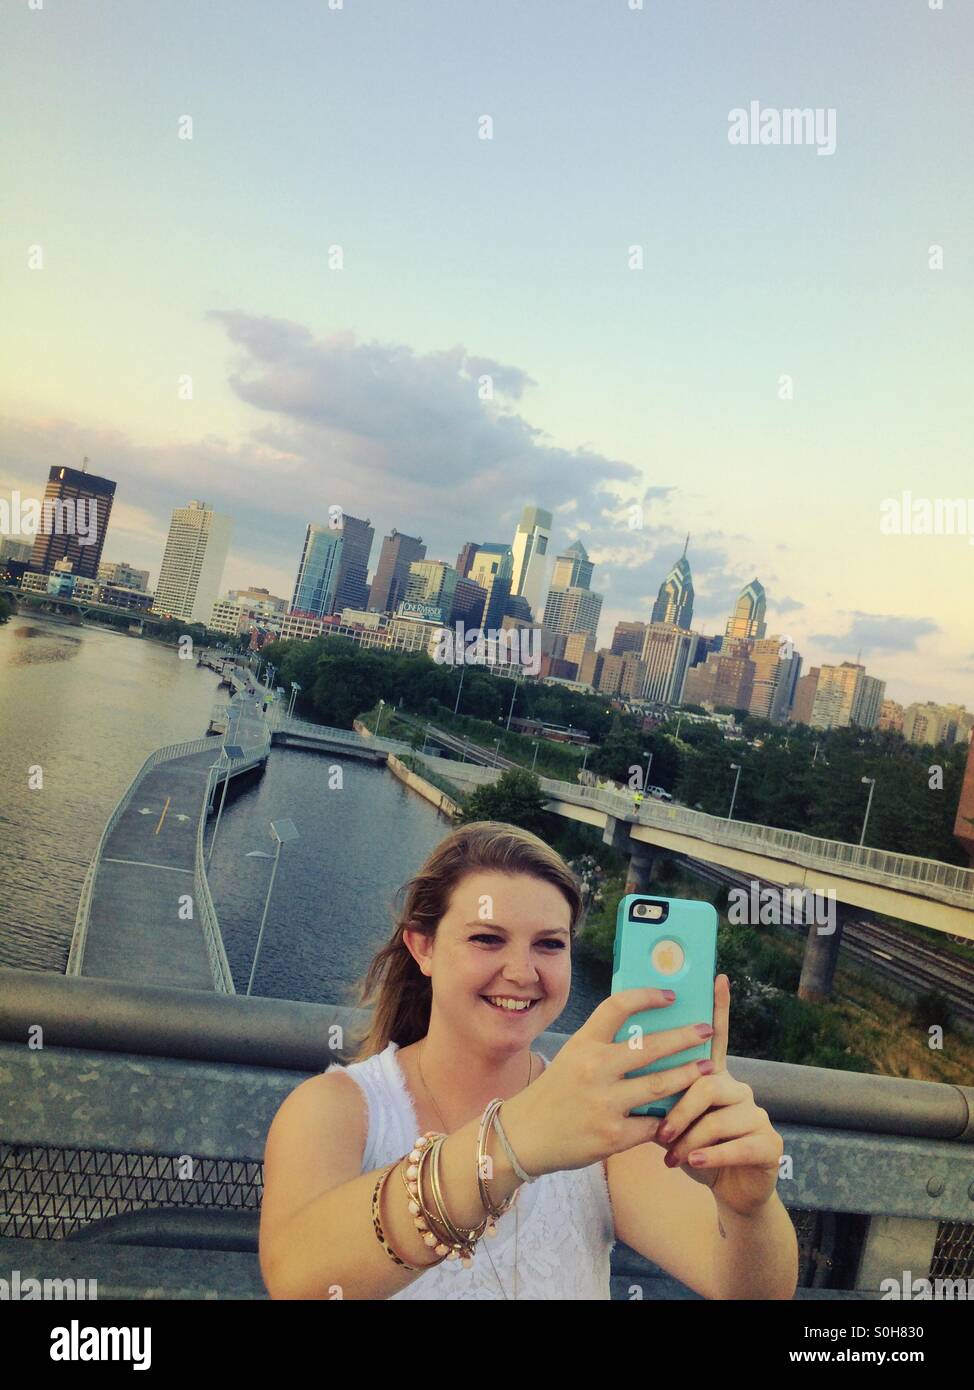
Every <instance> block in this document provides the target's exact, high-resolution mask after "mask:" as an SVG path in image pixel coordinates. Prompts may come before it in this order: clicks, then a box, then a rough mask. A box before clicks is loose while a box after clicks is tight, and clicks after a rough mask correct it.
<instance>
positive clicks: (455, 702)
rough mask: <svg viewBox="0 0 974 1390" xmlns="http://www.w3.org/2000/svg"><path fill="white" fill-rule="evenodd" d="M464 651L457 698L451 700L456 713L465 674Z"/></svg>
mask: <svg viewBox="0 0 974 1390" xmlns="http://www.w3.org/2000/svg"><path fill="white" fill-rule="evenodd" d="M465 658H466V652H464V659H463V660H461V662H460V683H459V685H458V686H457V698H456V699H455V700H454V702H453V713H454V714H456V713H457V711H458V710H459V708H460V691H461V690H462V689H463V678H464V676H465V675H466V674H467V663H466V659H465Z"/></svg>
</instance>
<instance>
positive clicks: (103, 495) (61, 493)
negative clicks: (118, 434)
mask: <svg viewBox="0 0 974 1390" xmlns="http://www.w3.org/2000/svg"><path fill="white" fill-rule="evenodd" d="M87 462H88V460H87V459H85V463H86V464H87ZM114 500H115V484H114V483H113V482H112V481H111V480H110V479H108V478H99V477H98V476H97V475H96V474H94V473H89V472H87V471H86V469H85V468H84V467H82V468H80V469H78V468H52V469H51V472H50V475H49V476H48V480H47V487H46V488H45V489H44V501H43V503H42V505H41V518H40V522H39V525H38V528H37V535H36V536H35V537H34V545H33V548H32V550H31V554H30V568H31V569H32V570H34V571H36V572H37V573H39V574H50V573H51V571H52V570H53V569H54V566H55V565H56V564H57V562H58V560H67V561H68V562H69V563H70V565H71V570H72V573H74V574H76V575H80V576H82V577H83V578H85V579H97V578H98V566H99V564H100V563H101V552H102V548H103V547H104V544H105V533H106V532H107V530H108V519H109V517H110V516H111V514H112V503H113V502H114Z"/></svg>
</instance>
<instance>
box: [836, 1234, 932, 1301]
mask: <svg viewBox="0 0 974 1390" xmlns="http://www.w3.org/2000/svg"><path fill="white" fill-rule="evenodd" d="M939 1224H940V1223H939V1222H938V1221H931V1220H930V1219H929V1218H925V1217H915V1216H872V1217H870V1218H869V1229H868V1230H867V1232H866V1238H865V1240H864V1241H863V1243H862V1250H861V1251H860V1252H859V1268H858V1270H857V1272H856V1283H855V1287H856V1288H857V1289H870V1290H876V1289H879V1287H880V1285H881V1284H882V1281H883V1280H884V1279H895V1280H896V1282H897V1284H898V1285H901V1283H902V1280H903V1279H904V1276H906V1277H908V1278H909V1279H910V1280H911V1281H912V1280H913V1279H926V1278H928V1277H929V1273H930V1265H931V1263H932V1261H933V1251H934V1246H935V1245H936V1242H937V1230H938V1227H939ZM899 1296H900V1297H903V1293H902V1291H901V1293H900V1295H899Z"/></svg>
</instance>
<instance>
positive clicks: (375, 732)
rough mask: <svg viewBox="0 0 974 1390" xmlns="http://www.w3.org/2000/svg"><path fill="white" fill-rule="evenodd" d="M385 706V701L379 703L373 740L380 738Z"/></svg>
mask: <svg viewBox="0 0 974 1390" xmlns="http://www.w3.org/2000/svg"><path fill="white" fill-rule="evenodd" d="M385 705H386V702H385V700H380V701H379V713H378V714H377V715H376V716H375V728H374V729H373V730H372V736H373V738H378V736H379V725H380V724H381V723H382V712H383V710H384V709H385Z"/></svg>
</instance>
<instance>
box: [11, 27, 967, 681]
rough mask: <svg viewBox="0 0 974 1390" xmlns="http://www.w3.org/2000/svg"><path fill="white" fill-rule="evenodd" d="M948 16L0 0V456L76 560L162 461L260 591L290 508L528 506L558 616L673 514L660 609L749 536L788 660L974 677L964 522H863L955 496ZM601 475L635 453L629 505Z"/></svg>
mask: <svg viewBox="0 0 974 1390" xmlns="http://www.w3.org/2000/svg"><path fill="white" fill-rule="evenodd" d="M972 35H974V22H972V18H971V12H970V9H969V7H967V6H964V5H962V4H961V3H959V0H945V4H944V9H943V11H936V10H931V9H930V8H929V7H928V4H927V3H926V0H864V2H863V3H859V4H855V5H851V4H849V3H847V0H843V2H842V3H815V4H809V3H807V0H805V2H804V3H774V4H771V3H770V2H769V0H762V2H761V3H748V0H735V3H733V4H731V3H726V4H721V3H714V0H706V2H704V0H699V3H693V2H690V3H680V4H671V5H663V4H661V3H659V0H646V5H645V8H644V9H643V10H642V11H638V10H637V11H632V10H630V9H629V7H628V3H627V0H587V2H586V3H583V0H560V2H559V3H549V0H531V3H523V0H521V3H497V4H484V3H478V4H473V3H470V2H469V0H439V2H437V0H433V2H431V0H423V3H412V2H411V0H395V3H387V4H385V5H382V6H379V5H376V4H374V3H371V2H370V3H365V0H345V4H344V6H343V8H342V9H340V10H331V9H329V8H328V6H327V3H326V0H314V2H313V3H311V2H310V0H297V3H281V4H278V5H266V4H256V3H251V2H250V0H235V3H232V4H231V3H220V2H217V3H214V2H213V0H209V3H207V4H205V5H200V4H198V3H180V0H167V3H166V4H165V5H160V4H156V3H154V2H153V3H149V2H148V0H119V3H108V2H107V0H98V2H97V3H81V4H75V5H72V6H68V5H67V4H65V3H63V2H62V0H44V6H43V9H41V10H39V11H33V10H29V9H28V8H27V4H26V0H24V3H22V4H17V5H8V6H7V8H6V10H5V12H4V14H3V16H2V18H0V36H2V41H3V48H4V51H5V54H6V66H7V69H8V77H7V81H6V82H5V84H4V89H3V92H2V95H0V149H2V158H3V166H4V180H3V189H4V208H3V218H2V224H3V230H2V233H0V274H2V283H0V292H2V297H3V302H4V304H5V306H6V308H5V312H4V319H5V322H6V333H5V334H4V335H3V347H2V351H3V360H2V365H3V381H4V386H3V388H2V396H0V404H2V408H3V413H4V417H5V419H4V441H3V448H2V452H0V485H3V486H5V487H6V488H13V487H20V488H28V487H33V488H36V487H37V486H38V485H39V483H40V482H41V481H42V479H43V477H44V474H45V471H46V468H47V467H48V466H49V465H50V464H51V463H54V462H59V463H60V462H77V460H78V459H80V456H81V454H82V453H88V454H89V455H90V456H91V458H92V461H93V463H92V466H93V468H95V469H96V471H101V472H104V473H106V474H108V476H111V477H114V478H117V480H118V483H119V488H118V510H117V519H116V521H115V522H113V533H112V535H111V536H110V539H109V544H108V549H107V551H106V555H107V556H108V557H109V558H129V559H131V560H132V561H134V562H141V563H143V564H145V565H147V566H148V567H149V568H151V569H152V570H153V571H157V569H158V564H159V560H160V558H161V553H162V543H163V540H164V534H165V526H166V523H167V520H168V514H169V511H170V510H171V508H172V507H173V506H175V505H181V504H182V503H184V502H185V501H186V499H187V498H188V497H190V496H203V497H204V498H205V500H207V501H208V502H210V503H211V504H212V505H214V506H218V507H220V508H221V509H223V510H226V511H228V512H229V513H230V514H231V515H233V516H234V518H235V520H236V529H235V537H234V548H233V552H232V556H231V562H230V565H229V566H228V571H227V580H228V583H231V584H236V583H249V582H256V583H265V584H267V585H268V586H269V587H271V588H276V589H277V591H279V592H282V593H286V594H288V595H289V594H290V585H291V582H292V580H293V573H294V569H295V567H296V564H297V559H298V554H299V551H300V541H301V536H302V534H303V529H304V525H305V523H306V522H307V521H308V520H321V519H323V517H324V516H325V515H326V513H327V507H328V506H329V505H330V504H332V503H334V502H338V503H339V504H341V505H343V506H345V507H346V509H347V510H349V511H351V512H353V513H355V514H358V515H369V516H370V517H371V519H372V521H373V524H374V525H375V528H376V532H377V542H376V547H375V551H374V552H373V564H374V563H375V557H376V556H377V554H378V543H379V540H380V539H381V536H382V534H384V533H385V532H386V531H388V530H389V529H390V528H391V527H392V526H398V527H399V528H400V529H402V530H407V531H414V532H420V533H421V534H422V535H423V536H424V537H425V538H426V540H427V542H428V544H429V547H430V554H431V556H433V557H436V558H445V559H448V560H451V561H452V559H453V558H454V557H455V555H456V552H457V550H458V549H459V547H460V545H461V543H462V542H463V541H464V540H466V539H468V538H472V539H504V538H508V537H509V536H510V534H511V533H512V530H513V525H514V522H515V521H516V517H517V514H518V513H519V511H520V508H521V506H522V505H523V504H524V503H525V502H535V503H538V504H540V505H542V506H548V507H551V508H552V509H557V508H563V509H564V510H562V511H561V512H559V520H560V522H561V523H562V525H561V527H560V529H559V531H557V532H556V535H555V543H556V545H559V546H560V545H561V544H563V543H565V542H567V541H569V540H572V539H574V537H575V535H576V534H579V535H581V537H582V539H583V540H584V542H585V544H586V546H587V547H588V548H589V550H590V553H591V554H592V557H593V559H595V560H596V561H597V568H596V576H595V587H596V588H599V589H600V590H602V591H603V592H604V593H605V596H606V603H605V609H604V619H603V624H602V628H601V629H600V640H601V641H602V642H607V641H608V640H609V638H610V636H611V627H612V624H613V623H614V621H615V620H616V619H617V618H619V617H640V616H642V617H645V616H647V613H646V611H645V610H646V605H647V603H648V602H650V601H651V598H652V596H653V595H654V594H655V590H656V588H657V586H658V585H659V583H660V580H661V579H662V578H663V575H664V574H665V572H666V569H667V568H668V566H669V564H671V563H672V560H673V559H674V558H675V557H676V556H677V555H678V554H679V552H680V549H681V548H682V540H683V535H684V533H685V532H686V531H688V530H689V531H690V532H691V533H692V536H693V539H692V540H691V545H690V560H691V565H692V566H693V570H694V576H695V581H696V583H697V589H698V594H699V601H698V610H697V612H698V619H699V621H698V624H695V625H699V626H700V627H702V628H705V629H706V630H707V631H709V632H713V631H717V630H721V629H722V626H723V616H724V615H725V614H726V611H727V608H728V605H729V603H730V601H731V600H732V598H733V595H734V593H735V592H736V591H737V590H738V589H739V588H740V587H741V585H742V584H744V583H745V582H747V581H748V580H749V579H751V578H752V577H754V575H755V574H756V575H757V576H758V577H759V578H760V579H761V580H762V582H763V583H764V584H765V587H766V588H767V590H768V595H769V605H770V616H771V619H772V627H773V630H776V631H782V632H788V633H789V635H791V636H793V637H794V639H795V640H796V642H797V644H798V646H799V649H800V650H801V651H802V653H803V655H804V657H805V662H806V667H807V666H808V664H810V663H811V662H816V661H819V660H823V659H824V660H841V659H843V657H845V656H848V657H851V658H854V657H855V654H856V649H857V647H858V646H859V645H860V644H861V645H862V646H863V649H864V650H863V657H864V659H865V660H866V662H867V664H868V667H869V669H870V671H871V672H872V673H873V674H876V675H878V676H880V677H883V678H886V679H887V681H888V683H889V688H890V693H891V694H892V695H894V696H895V697H896V698H899V699H913V698H928V697H929V698H944V699H947V698H950V699H956V700H961V701H963V700H966V702H967V704H968V706H969V707H971V706H974V681H972V677H974V632H972V629H971V624H970V617H969V599H968V594H969V591H970V587H971V586H970V570H971V563H972V560H974V549H972V547H971V546H970V545H969V544H968V542H967V539H966V537H932V538H929V539H924V538H921V537H903V538H894V537H888V536H882V535H881V534H880V532H879V526H878V519H879V506H880V502H881V500H882V499H883V498H884V497H888V496H891V495H896V494H898V493H899V492H900V491H901V490H902V489H904V488H910V489H912V491H913V492H914V493H916V494H922V495H928V496H932V497H933V496H971V497H972V498H974V475H972V470H971V469H970V464H969V458H970V437H971V423H972V422H971V410H970V405H969V401H970V399H971V395H972V393H971V391H970V371H971V355H970V335H971V321H972V316H971V302H972V296H971V288H972V281H974V275H972V268H971V238H970V231H971V226H972V211H974V194H972V191H971V183H970V178H969V149H970V138H971V131H972V126H974V122H972V119H971V117H972V106H974V98H972V95H971V84H970V82H969V80H967V79H968V78H969V73H970V69H971V58H972V56H974V55H972V50H974V43H972ZM752 100H758V101H760V102H761V104H762V106H764V107H769V106H774V107H796V106H801V107H812V108H816V107H823V108H829V107H832V108H835V111H836V133H837V148H836V152H835V154H834V155H831V156H825V157H823V156H819V155H817V154H816V152H815V149H814V148H807V147H790V148H785V147H778V148H774V147H746V148H738V147H734V146H731V145H730V144H729V143H728V140H727V129H728V113H729V111H730V110H731V109H732V108H734V107H739V106H743V107H746V106H747V105H748V103H749V102H750V101H752ZM485 114H487V115H490V116H491V117H492V119H493V123H494V138H493V139H492V140H490V141H485V140H480V139H478V138H477V123H478V119H479V118H480V117H481V116H482V115H485ZM183 115H190V116H192V119H193V139H192V140H191V141H189V140H180V139H178V138H177V129H178V121H179V118H180V117H181V116H183ZM934 243H936V244H940V245H942V246H943V247H944V269H943V270H942V271H931V270H930V269H929V268H928V256H927V248H928V247H929V246H930V245H931V244H934ZM633 244H639V245H641V246H642V247H643V254H644V260H645V269H644V270H643V271H641V272H637V271H632V270H630V269H629V268H628V266H627V251H628V248H629V247H630V246H631V245H633ZM333 245H340V246H341V248H342V252H343V256H344V268H343V269H342V270H340V271H338V270H332V269H329V268H328V248H329V247H330V246H333ZM30 246H40V247H42V249H43V255H44V267H43V269H42V270H28V269H27V254H28V247H30ZM214 311H216V313H217V314H218V315H220V316H219V317H215V316H213V315H214ZM264 319H268V320H276V321H281V322H282V323H286V324H289V325H292V327H291V328H290V329H287V330H285V329H283V328H282V327H280V326H278V327H274V326H273V325H271V324H262V323H260V322H259V321H260V320H264ZM302 335H304V336H302ZM454 350H456V352H454ZM451 353H453V355H452V356H450V354H451ZM466 357H469V358H471V359H474V362H473V365H471V364H469V363H468V364H467V365H466V367H465V366H464V361H465V358H466ZM479 359H487V360H488V361H493V362H495V363H499V364H504V365H505V366H506V367H507V368H509V369H511V371H510V372H509V373H508V377H509V379H510V380H511V381H512V382H513V383H514V389H513V393H512V394H509V395H508V396H507V397H503V398H500V405H501V407H502V410H501V413H500V414H499V415H498V414H492V413H491V412H490V408H489V407H487V408H485V407H483V406H482V405H481V404H480V403H478V402H476V399H475V393H474V392H473V390H472V383H471V380H470V378H471V376H473V377H476V375H477V374H478V370H479V369H478V367H477V365H476V363H477V361H478V360H479ZM184 373H188V374H190V375H191V376H192V379H193V399H192V400H191V401H187V400H179V399H177V383H178V379H179V377H180V376H181V375H182V374H184ZM784 373H787V374H790V375H791V376H792V377H793V378H794V400H793V401H790V402H784V401H781V400H779V399H778V394H777V393H778V379H779V376H781V375H782V374H784ZM500 375H503V374H500ZM498 380H500V376H499V377H498ZM531 383H533V384H531ZM514 417H519V418H514ZM533 432H536V433H533ZM606 487H608V488H609V489H610V493H611V492H614V493H615V494H616V495H617V496H618V497H619V498H632V497H638V496H641V495H642V494H643V492H644V490H645V488H647V487H650V488H657V489H664V490H666V491H665V492H664V493H663V495H661V496H657V497H655V498H654V499H653V501H652V504H651V505H650V506H649V507H648V509H647V512H646V525H645V527H644V528H643V530H642V531H637V532H633V531H631V530H630V529H629V528H628V527H627V525H626V521H625V514H624V512H622V511H619V512H618V513H613V511H612V508H611V506H609V507H608V508H607V506H606V503H607V501H609V500H610V499H609V494H607V493H606V491H605V488H606ZM776 603H777V604H779V605H780V607H779V608H778V609H777V610H776V608H775V605H776ZM794 605H801V606H800V607H795V606H794ZM889 619H895V620H899V621H893V622H890V621H889ZM931 628H932V629H933V630H931Z"/></svg>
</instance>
